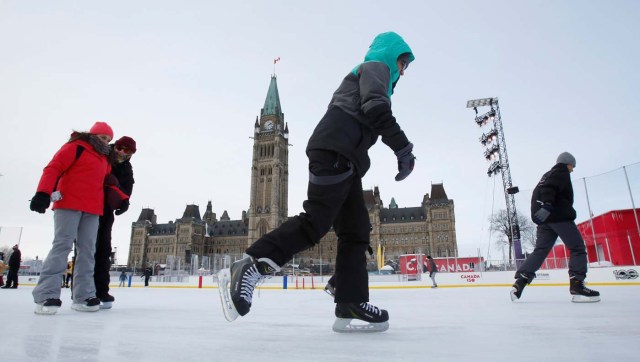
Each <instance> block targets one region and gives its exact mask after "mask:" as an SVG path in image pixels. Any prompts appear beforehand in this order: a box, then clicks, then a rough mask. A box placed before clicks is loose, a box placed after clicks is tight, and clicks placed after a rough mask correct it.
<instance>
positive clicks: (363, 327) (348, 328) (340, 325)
mask: <svg viewBox="0 0 640 362" xmlns="http://www.w3.org/2000/svg"><path fill="white" fill-rule="evenodd" d="M352 321H353V319H351V318H336V321H335V322H333V328H332V329H333V331H334V332H337V333H376V332H384V331H386V330H387V329H389V321H386V322H381V323H368V324H352V323H351V322H352ZM358 321H359V320H358ZM360 322H363V321H360ZM363 323H366V322H363Z"/></svg>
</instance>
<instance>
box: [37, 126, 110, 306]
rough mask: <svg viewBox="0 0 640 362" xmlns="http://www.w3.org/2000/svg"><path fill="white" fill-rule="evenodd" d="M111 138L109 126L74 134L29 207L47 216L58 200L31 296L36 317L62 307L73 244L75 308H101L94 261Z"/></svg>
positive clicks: (46, 171)
mask: <svg viewBox="0 0 640 362" xmlns="http://www.w3.org/2000/svg"><path fill="white" fill-rule="evenodd" d="M112 138H113V130H112V129H111V127H110V126H109V125H108V124H106V123H104V122H96V123H95V124H94V125H93V127H91V129H90V130H89V132H75V131H74V132H73V133H72V134H71V138H70V139H69V141H68V142H67V143H65V144H64V145H63V146H62V147H61V148H60V150H58V152H56V154H55V155H54V156H53V159H51V161H50V162H49V164H48V165H47V166H46V167H45V168H44V171H43V173H42V177H41V178H40V182H39V183H38V188H37V192H36V194H35V196H33V198H32V199H31V205H30V208H31V210H32V211H36V212H38V213H41V214H44V212H45V211H46V210H47V208H49V205H50V204H51V202H52V201H53V207H52V210H53V221H54V238H53V243H52V247H51V251H49V254H48V255H47V258H46V259H45V261H44V265H43V266H42V271H41V272H40V278H39V279H38V285H37V286H36V287H35V288H34V289H33V292H32V294H33V300H34V302H35V303H36V309H35V313H36V314H55V313H56V312H57V311H58V308H60V306H61V305H62V301H61V300H60V275H62V273H64V270H65V268H66V266H67V258H68V256H69V253H70V252H71V249H72V248H73V243H74V241H75V242H76V248H77V251H78V255H77V256H76V261H75V266H74V277H73V292H72V295H73V303H72V305H71V308H72V309H74V310H77V311H81V312H95V311H97V310H98V309H99V306H100V300H99V299H98V298H96V288H95V285H94V282H93V268H94V257H93V256H94V254H95V249H96V235H97V233H98V218H99V217H100V215H102V210H103V207H104V190H103V187H104V181H105V177H106V176H107V175H108V174H109V173H110V171H111V168H110V165H109V162H108V159H107V156H108V155H109V150H110V148H109V142H110V141H111V139H112Z"/></svg>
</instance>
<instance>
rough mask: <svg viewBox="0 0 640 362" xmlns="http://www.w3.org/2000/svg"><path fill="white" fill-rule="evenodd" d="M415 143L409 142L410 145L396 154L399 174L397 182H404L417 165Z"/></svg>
mask: <svg viewBox="0 0 640 362" xmlns="http://www.w3.org/2000/svg"><path fill="white" fill-rule="evenodd" d="M412 152H413V143H411V142H409V144H408V145H406V146H404V147H403V148H402V149H400V150H398V151H396V152H395V155H396V157H397V158H398V174H397V175H396V181H402V180H404V179H405V178H407V176H409V174H411V172H412V171H413V166H415V163H416V156H414V155H413V153H412Z"/></svg>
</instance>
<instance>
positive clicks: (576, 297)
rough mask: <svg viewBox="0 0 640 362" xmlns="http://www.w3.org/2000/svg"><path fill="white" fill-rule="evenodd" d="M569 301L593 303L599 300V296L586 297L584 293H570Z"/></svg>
mask: <svg viewBox="0 0 640 362" xmlns="http://www.w3.org/2000/svg"><path fill="white" fill-rule="evenodd" d="M571 301H572V302H574V303H595V302H599V301H600V296H597V297H587V296H584V295H572V296H571Z"/></svg>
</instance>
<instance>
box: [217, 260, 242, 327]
mask: <svg viewBox="0 0 640 362" xmlns="http://www.w3.org/2000/svg"><path fill="white" fill-rule="evenodd" d="M230 284H231V271H230V270H229V269H222V270H220V271H219V272H218V292H220V304H221V305H222V312H223V313H224V318H225V319H226V320H227V321H229V322H233V321H234V320H236V318H238V316H239V315H240V314H238V311H236V307H235V306H234V305H233V301H232V300H231V293H230V292H229V285H230Z"/></svg>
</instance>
